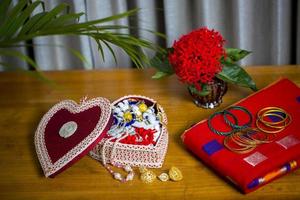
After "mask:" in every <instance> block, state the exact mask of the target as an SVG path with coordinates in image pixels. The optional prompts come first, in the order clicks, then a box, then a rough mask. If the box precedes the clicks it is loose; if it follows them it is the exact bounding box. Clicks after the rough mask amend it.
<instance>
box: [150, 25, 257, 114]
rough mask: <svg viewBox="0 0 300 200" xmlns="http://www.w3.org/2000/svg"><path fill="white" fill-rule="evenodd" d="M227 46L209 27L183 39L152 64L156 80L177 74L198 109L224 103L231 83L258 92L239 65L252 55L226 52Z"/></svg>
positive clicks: (159, 54)
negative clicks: (223, 99) (224, 97)
mask: <svg viewBox="0 0 300 200" xmlns="http://www.w3.org/2000/svg"><path fill="white" fill-rule="evenodd" d="M224 42H225V40H224V39H223V37H222V36H221V34H220V33H219V32H217V31H215V30H210V29H208V28H206V27H203V28H200V29H197V30H194V31H192V32H190V33H188V34H186V35H183V36H182V37H181V38H180V39H179V40H178V41H175V42H174V44H173V46H172V47H171V48H168V49H166V50H165V51H163V52H158V53H157V54H156V56H155V57H154V58H153V59H152V60H151V66H153V67H154V68H156V69H157V72H156V74H155V75H154V76H153V78H156V79H158V78H162V77H165V76H169V75H172V74H174V73H175V74H176V75H177V77H178V78H179V81H181V82H182V83H184V84H186V85H187V88H188V90H189V92H190V94H191V95H192V97H193V99H194V102H195V103H196V105H198V106H201V107H204V108H214V107H216V106H218V105H219V104H220V103H221V102H222V96H223V95H224V94H225V93H226V91H227V83H233V84H237V85H239V86H243V87H248V88H251V89H252V90H254V91H255V90H257V88H256V85H255V83H254V81H253V80H252V79H251V77H250V76H249V74H248V73H247V72H246V71H245V70H244V69H243V68H242V67H241V66H239V65H238V64H237V62H238V61H239V60H241V59H243V58H244V57H245V56H247V55H248V54H249V53H250V52H249V51H246V50H242V49H235V48H224Z"/></svg>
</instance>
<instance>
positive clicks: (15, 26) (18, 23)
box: [5, 1, 43, 38]
mask: <svg viewBox="0 0 300 200" xmlns="http://www.w3.org/2000/svg"><path fill="white" fill-rule="evenodd" d="M41 4H43V2H42V1H35V2H33V3H32V4H29V5H28V6H27V7H25V8H24V10H23V11H22V12H21V13H20V15H19V16H18V17H16V18H15V19H14V20H13V23H12V24H11V25H10V26H9V27H8V29H7V30H6V33H5V35H6V38H11V37H13V36H14V34H15V33H16V32H17V31H18V30H19V29H21V28H22V26H23V24H24V22H25V21H26V20H27V19H28V18H29V17H30V15H31V13H32V12H33V11H34V10H35V9H36V8H37V7H38V6H39V5H41Z"/></svg>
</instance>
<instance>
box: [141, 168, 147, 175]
mask: <svg viewBox="0 0 300 200" xmlns="http://www.w3.org/2000/svg"><path fill="white" fill-rule="evenodd" d="M139 171H140V173H141V174H143V173H145V172H146V171H148V169H147V168H146V167H139Z"/></svg>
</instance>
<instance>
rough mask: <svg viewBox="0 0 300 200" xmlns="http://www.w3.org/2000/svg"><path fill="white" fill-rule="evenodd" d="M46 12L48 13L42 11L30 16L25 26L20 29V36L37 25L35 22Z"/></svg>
mask: <svg viewBox="0 0 300 200" xmlns="http://www.w3.org/2000/svg"><path fill="white" fill-rule="evenodd" d="M46 14H47V13H45V12H42V13H38V14H36V15H34V16H32V17H31V18H29V19H28V21H27V22H26V23H25V24H24V26H23V27H22V29H21V30H20V32H19V34H18V36H19V37H20V36H23V35H25V34H27V32H29V31H30V30H31V29H32V28H33V27H34V26H35V24H36V23H37V22H38V21H39V20H40V19H41V18H42V17H43V16H44V15H46Z"/></svg>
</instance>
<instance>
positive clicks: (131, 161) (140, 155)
mask: <svg viewBox="0 0 300 200" xmlns="http://www.w3.org/2000/svg"><path fill="white" fill-rule="evenodd" d="M130 100H132V101H133V102H134V101H137V103H135V104H133V106H134V107H133V110H135V109H134V108H135V106H137V104H139V105H140V107H142V108H143V107H144V108H148V110H150V109H152V110H153V112H152V113H154V114H155V115H156V116H159V118H160V119H159V121H160V124H158V127H156V128H153V129H155V130H156V133H155V134H156V135H155V136H154V141H153V143H151V144H143V143H140V144H132V143H131V144H128V143H126V140H124V139H123V140H120V141H121V142H116V141H111V138H112V137H111V136H110V135H109V132H110V131H108V133H107V135H106V136H105V137H104V139H103V140H102V141H101V142H100V143H99V144H98V145H96V147H95V148H94V149H93V150H92V151H91V152H90V156H91V157H93V158H94V159H97V160H99V161H103V159H106V162H107V163H111V164H112V165H120V166H125V165H130V166H144V167H149V168H159V167H161V166H162V164H163V161H164V158H165V154H166V150H167V146H168V132H167V127H166V124H167V116H166V114H165V112H164V110H163V108H162V107H161V106H160V105H159V104H157V103H156V102H155V101H154V100H153V99H150V98H148V97H144V96H138V95H130V96H125V97H122V98H120V99H118V100H116V101H115V102H113V103H112V105H113V106H114V108H113V112H114V114H115V113H116V112H115V110H116V109H118V108H119V106H118V105H119V104H120V102H121V103H122V102H124V101H125V102H127V101H130ZM141 102H142V104H141ZM144 104H145V105H144ZM143 105H144V106H143ZM126 109H127V110H128V108H124V111H125V110H126ZM140 110H141V109H140ZM133 112H134V111H133ZM138 112H139V111H138V110H137V113H133V114H135V115H137V114H139V113H138ZM145 114H148V112H147V109H145V110H144V112H143V109H142V113H140V115H143V116H145ZM124 115H126V111H125V112H124ZM145 117H147V115H146V116H145ZM136 118H137V116H136ZM144 120H146V119H141V120H139V121H140V122H141V121H144ZM140 122H138V120H136V121H135V122H132V121H131V120H129V124H130V123H132V124H130V125H129V126H128V127H136V126H139V127H141V128H145V127H147V126H150V127H151V123H150V125H147V124H140ZM147 128H149V127H147ZM133 134H134V133H133ZM122 141H123V142H122Z"/></svg>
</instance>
